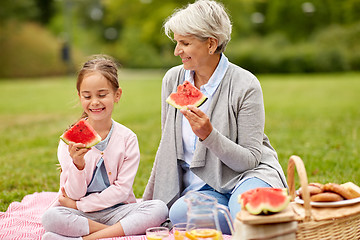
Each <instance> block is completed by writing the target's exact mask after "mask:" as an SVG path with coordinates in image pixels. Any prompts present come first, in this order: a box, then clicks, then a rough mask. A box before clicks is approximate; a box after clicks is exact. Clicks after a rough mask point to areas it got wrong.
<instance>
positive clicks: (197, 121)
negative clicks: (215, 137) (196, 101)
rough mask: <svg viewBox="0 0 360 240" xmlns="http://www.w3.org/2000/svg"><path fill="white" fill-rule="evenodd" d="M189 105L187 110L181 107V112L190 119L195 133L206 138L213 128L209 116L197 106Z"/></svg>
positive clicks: (202, 138)
mask: <svg viewBox="0 0 360 240" xmlns="http://www.w3.org/2000/svg"><path fill="white" fill-rule="evenodd" d="M187 107H188V109H187V110H184V109H181V110H180V112H181V113H182V114H184V116H185V117H186V119H187V120H188V121H189V123H190V126H191V129H192V130H193V132H194V133H195V135H196V136H198V137H199V138H200V139H201V140H205V139H206V138H207V137H208V136H209V135H210V133H211V131H212V130H213V127H212V125H211V123H210V119H209V117H208V116H207V115H206V114H205V113H204V112H203V111H201V110H200V109H198V108H197V107H194V106H191V105H189V106H187Z"/></svg>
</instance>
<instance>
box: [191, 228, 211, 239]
mask: <svg viewBox="0 0 360 240" xmlns="http://www.w3.org/2000/svg"><path fill="white" fill-rule="evenodd" d="M191 233H192V234H193V235H194V236H195V237H199V238H211V237H215V236H216V234H217V231H216V230H215V229H195V230H192V231H191Z"/></svg>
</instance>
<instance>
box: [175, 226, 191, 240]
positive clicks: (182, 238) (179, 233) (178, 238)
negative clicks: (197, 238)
mask: <svg viewBox="0 0 360 240" xmlns="http://www.w3.org/2000/svg"><path fill="white" fill-rule="evenodd" d="M190 225H191V226H189V225H188V224H187V223H176V224H174V226H173V228H172V233H173V235H174V239H175V240H186V238H187V237H186V230H187V229H193V228H194V227H195V225H193V224H190Z"/></svg>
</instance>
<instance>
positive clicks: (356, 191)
mask: <svg viewBox="0 0 360 240" xmlns="http://www.w3.org/2000/svg"><path fill="white" fill-rule="evenodd" d="M341 186H342V187H344V188H345V189H346V190H348V191H349V192H350V194H351V198H350V199H352V198H358V197H360V187H359V186H357V185H356V184H354V183H353V182H347V183H343V184H341Z"/></svg>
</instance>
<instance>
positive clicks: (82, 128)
mask: <svg viewBox="0 0 360 240" xmlns="http://www.w3.org/2000/svg"><path fill="white" fill-rule="evenodd" d="M60 139H62V140H63V141H64V142H65V143H66V144H69V142H75V143H83V144H85V147H86V148H91V147H92V146H95V145H96V144H97V143H99V142H100V141H101V137H100V135H99V134H97V132H95V130H94V129H93V127H92V126H91V125H90V124H89V123H88V122H86V120H85V119H81V120H80V121H78V122H77V123H75V124H74V125H73V126H72V127H71V128H70V129H69V130H67V131H66V132H65V133H64V134H63V135H61V136H60Z"/></svg>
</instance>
